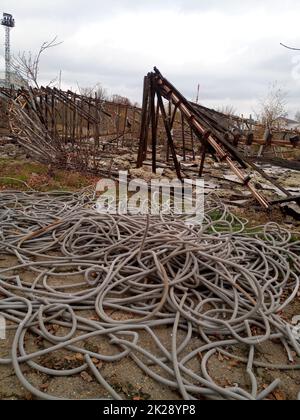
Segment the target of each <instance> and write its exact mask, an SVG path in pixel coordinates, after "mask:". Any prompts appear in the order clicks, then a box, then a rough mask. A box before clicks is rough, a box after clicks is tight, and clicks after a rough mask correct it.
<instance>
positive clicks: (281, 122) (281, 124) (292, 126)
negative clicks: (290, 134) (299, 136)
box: [276, 117, 300, 130]
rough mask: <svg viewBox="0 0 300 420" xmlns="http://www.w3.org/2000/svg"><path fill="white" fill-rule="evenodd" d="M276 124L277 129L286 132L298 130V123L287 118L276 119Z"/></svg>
mask: <svg viewBox="0 0 300 420" xmlns="http://www.w3.org/2000/svg"><path fill="white" fill-rule="evenodd" d="M276 124H277V125H278V128H284V129H287V130H300V122H299V121H295V120H291V119H289V118H285V117H280V118H277V120H276Z"/></svg>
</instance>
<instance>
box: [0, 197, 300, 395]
mask: <svg viewBox="0 0 300 420" xmlns="http://www.w3.org/2000/svg"><path fill="white" fill-rule="evenodd" d="M205 206H206V209H205V219H204V222H203V224H202V225H197V224H194V225H192V224H187V223H185V221H184V220H183V218H182V217H179V216H167V215H160V216H150V217H147V216H141V215H136V216H134V217H133V216H129V215H103V214H98V213H97V212H96V211H95V208H94V202H93V195H91V194H90V192H89V191H88V190H84V191H81V192H80V193H64V192H54V193H51V194H46V193H38V192H26V193H25V192H14V191H9V192H2V193H1V194H0V255H1V256H3V255H4V256H5V255H13V256H15V257H17V259H18V264H16V265H15V266H14V267H9V268H2V269H0V315H2V316H4V317H5V318H6V320H7V325H8V328H9V330H10V333H13V334H14V339H13V343H12V347H11V353H10V354H7V357H6V358H3V359H0V364H4V365H5V364H6V365H12V366H13V368H14V372H15V374H16V376H17V377H18V379H19V381H20V382H21V384H22V385H23V386H24V387H25V389H26V390H28V391H29V392H30V393H32V394H33V395H34V396H35V397H36V398H43V399H45V398H46V399H57V397H56V396H51V395H48V394H47V393H46V392H44V391H41V390H39V389H37V388H36V387H34V386H33V385H32V384H31V383H30V382H29V380H28V378H27V377H26V374H25V373H23V371H24V369H23V367H24V366H26V365H27V366H29V367H30V368H31V369H33V370H34V371H38V372H41V373H44V374H47V375H50V376H53V377H62V376H72V375H76V374H80V373H81V372H83V371H89V372H90V374H91V375H92V374H93V375H94V378H95V380H96V381H98V382H99V383H100V384H101V385H102V386H103V387H104V388H105V390H106V391H107V392H108V394H109V395H110V397H111V398H113V399H121V396H120V395H119V394H118V393H117V391H116V389H115V387H113V385H112V384H110V383H108V381H107V380H106V379H105V378H104V376H103V375H102V373H101V368H100V369H99V368H98V367H97V365H96V364H95V360H99V361H103V362H104V363H105V362H108V363H111V362H114V361H120V360H122V359H123V358H130V359H131V360H132V361H133V362H134V363H135V364H136V365H137V366H138V367H139V368H140V369H141V370H142V371H143V372H144V373H145V374H146V375H147V376H149V377H151V378H152V379H154V380H155V381H157V383H159V384H163V385H164V386H167V387H169V388H170V389H172V390H175V391H176V390H177V391H178V393H179V395H181V397H182V398H183V399H186V400H197V399H203V398H204V399H232V400H262V399H265V398H268V397H269V395H270V394H271V393H273V392H274V391H275V390H276V388H277V387H278V386H279V384H280V381H279V380H276V381H275V382H273V383H271V384H268V386H267V387H266V386H265V387H264V388H262V389H260V388H261V387H260V386H259V383H258V378H257V376H256V369H257V368H259V367H260V368H268V369H270V370H275V371H280V370H297V369H300V365H297V363H296V361H295V354H296V357H297V358H298V357H299V356H300V343H299V340H298V338H297V335H295V334H294V331H293V327H292V325H291V324H289V323H288V322H287V321H285V320H284V319H283V318H282V317H281V316H280V314H281V313H282V311H284V309H285V308H286V307H287V306H288V305H290V304H291V303H292V302H293V300H294V299H295V298H296V296H297V294H298V292H299V272H300V259H299V254H300V253H299V251H300V243H299V242H296V241H295V240H294V238H293V237H292V235H291V234H290V233H289V232H288V231H287V230H285V229H283V228H281V227H279V226H278V225H276V224H274V223H270V224H268V225H266V226H264V227H260V228H255V229H249V228H248V227H247V221H246V220H243V219H240V218H237V217H236V216H234V215H232V213H231V212H230V211H229V210H228V209H227V208H226V207H225V206H224V205H223V204H222V203H221V202H220V200H218V198H217V197H214V196H211V197H209V198H208V200H206V205H205ZM24 270H26V271H27V272H28V270H30V271H31V272H32V276H33V280H32V281H30V280H28V276H27V277H26V279H25V278H23V275H22V273H23V272H24ZM78 276H82V280H81V281H78ZM72 278H74V281H72ZM91 311H95V316H94V318H93V319H91V317H87V316H86V315H85V314H86V313H87V312H89V313H91ZM114 313H118V314H123V317H122V316H121V317H120V316H118V317H114ZM51 325H56V326H59V327H61V328H62V329H63V330H64V331H67V332H66V335H64V336H61V335H59V333H54V332H53V331H52V330H51V328H49V327H50V326H51ZM161 327H166V328H171V330H172V334H171V337H170V343H169V347H168V348H167V347H166V346H165V345H163V344H162V342H161V341H160V339H159V336H158V334H157V328H161ZM141 334H148V336H149V338H151V340H152V341H153V343H154V344H155V346H156V347H157V354H153V352H151V351H149V350H147V349H146V348H145V346H143V345H142V344H141V342H140V335H141ZM182 334H183V335H182ZM28 335H33V336H34V337H41V338H42V339H43V340H45V342H47V346H45V348H43V349H41V350H37V351H35V352H29V351H28V349H26V337H27V336H28ZM92 337H98V338H101V337H106V338H109V340H110V344H111V346H112V348H114V349H115V350H114V351H113V352H112V354H111V355H107V354H99V352H94V351H91V350H92V349H89V350H87V349H86V348H85V347H84V346H83V345H82V343H84V342H85V341H86V340H88V339H90V338H92ZM182 337H184V338H183V339H182ZM195 337H196V338H197V339H199V343H201V344H199V346H198V347H197V348H194V350H191V351H189V352H186V349H187V348H189V344H190V343H191V340H193V339H195ZM268 341H270V342H276V343H281V345H282V347H283V349H285V351H286V354H287V362H286V363H287V364H286V365H273V364H272V363H265V362H263V361H261V360H258V358H259V357H257V353H258V352H257V346H258V345H261V344H263V343H266V342H268ZM79 343H81V344H79ZM60 349H64V350H67V351H68V352H70V353H75V354H78V353H79V354H81V355H82V356H83V362H82V364H81V365H80V366H78V367H76V368H73V369H69V370H68V369H66V370H56V369H50V368H49V367H45V366H43V365H42V362H41V360H43V359H42V357H43V356H45V355H49V354H52V353H53V352H55V351H58V350H60ZM237 349H243V351H244V354H245V351H246V353H247V354H245V356H241V354H240V352H239V351H237ZM216 355H218V356H219V357H220V355H221V356H222V357H224V358H225V359H226V360H228V359H230V360H233V361H235V362H236V363H239V364H240V365H242V366H244V371H245V374H246V375H248V377H249V387H248V389H242V388H241V387H240V386H238V385H236V386H230V385H229V386H228V387H224V386H221V385H220V384H218V383H217V381H216V380H214V379H213V377H212V376H211V374H210V372H209V370H210V369H209V363H210V361H211V359H212V358H213V357H215V356H216ZM194 359H197V360H198V362H199V368H198V369H197V370H192V368H191V367H190V366H191V364H190V362H191V361H193V360H194ZM158 367H159V370H158V369H157V368H158Z"/></svg>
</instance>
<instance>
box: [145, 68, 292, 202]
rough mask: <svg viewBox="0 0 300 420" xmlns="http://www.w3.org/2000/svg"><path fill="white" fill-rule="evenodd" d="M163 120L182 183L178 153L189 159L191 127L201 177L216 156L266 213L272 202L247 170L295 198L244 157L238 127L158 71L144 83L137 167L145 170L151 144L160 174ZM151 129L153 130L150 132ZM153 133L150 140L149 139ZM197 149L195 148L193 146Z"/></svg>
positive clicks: (250, 140) (288, 196)
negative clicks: (177, 136) (178, 130)
mask: <svg viewBox="0 0 300 420" xmlns="http://www.w3.org/2000/svg"><path fill="white" fill-rule="evenodd" d="M164 99H166V100H167V101H168V102H169V105H168V107H169V113H168V112H167V111H166V106H165V104H164V101H163V100H164ZM178 115H179V119H180V120H181V122H182V138H181V140H182V143H181V144H180V145H178V148H176V144H175V141H174V136H173V134H174V133H173V129H174V123H175V120H176V119H178ZM160 119H161V120H162V123H163V126H164V128H165V133H166V138H167V159H168V157H169V153H170V154H171V157H172V160H173V164H174V167H175V170H176V173H177V176H178V178H179V179H182V175H183V170H182V167H181V164H180V162H179V159H178V150H180V151H181V152H182V155H183V160H185V159H186V141H185V127H186V126H188V127H190V129H191V130H192V132H193V133H194V136H195V137H196V139H198V142H200V144H201V148H202V158H201V162H200V167H199V176H200V177H201V176H202V174H203V169H204V164H205V160H206V157H207V155H208V154H211V155H213V156H215V157H216V158H217V159H218V160H219V161H221V162H225V163H227V165H228V166H229V168H230V169H231V170H232V171H233V172H234V174H235V175H237V176H238V178H239V179H240V181H241V183H242V184H243V185H244V186H245V187H247V188H248V189H249V190H250V191H251V193H252V194H253V196H254V198H255V199H256V200H257V201H258V202H259V203H260V204H261V205H262V206H263V207H264V208H266V209H268V208H269V207H270V203H269V202H268V200H267V199H266V198H265V197H264V196H263V195H262V194H261V193H260V192H258V191H257V189H256V188H255V186H254V184H253V182H252V179H251V174H250V173H249V171H248V172H247V170H249V169H251V170H252V171H256V172H258V173H259V174H260V175H261V176H263V177H264V178H265V179H266V180H268V181H269V182H270V183H271V184H272V185H274V186H275V187H276V188H278V189H279V190H280V191H281V192H282V193H283V194H284V195H285V196H286V198H287V199H291V198H292V195H291V193H290V192H288V191H287V190H286V189H284V188H283V187H282V186H280V185H279V184H278V183H276V181H274V180H273V179H272V178H271V177H270V176H268V175H267V174H266V173H265V172H264V171H263V170H262V169H260V168H259V167H258V166H257V165H255V164H254V163H253V162H252V161H250V160H249V159H247V158H246V157H245V156H244V155H242V154H241V153H240V152H239V151H238V149H237V147H236V146H237V145H238V143H239V140H240V133H239V132H236V131H235V130H234V128H235V125H234V123H232V126H231V127H230V122H228V119H227V120H224V115H222V114H219V113H218V112H215V111H212V110H209V109H207V108H204V107H202V106H199V105H197V104H194V103H192V102H189V101H188V100H187V99H186V98H185V97H184V96H183V95H182V94H181V93H180V92H179V91H178V90H177V89H176V88H175V87H174V86H173V85H172V84H171V83H170V82H169V81H168V80H167V79H166V78H164V77H163V76H162V74H161V73H160V71H159V70H158V69H157V68H154V72H152V73H148V75H147V76H146V77H145V79H144V96H143V113H142V121H141V135H140V146H139V154H138V161H137V166H138V167H142V166H143V162H144V161H145V160H146V159H147V153H148V146H149V143H150V146H151V154H152V171H153V172H154V173H156V171H157V145H158V127H159V126H160V122H159V120H160ZM150 128H151V129H150ZM149 133H151V134H150V138H149ZM248 141H249V145H250V144H252V142H253V134H251V133H249V136H248ZM192 148H193V149H194V145H192Z"/></svg>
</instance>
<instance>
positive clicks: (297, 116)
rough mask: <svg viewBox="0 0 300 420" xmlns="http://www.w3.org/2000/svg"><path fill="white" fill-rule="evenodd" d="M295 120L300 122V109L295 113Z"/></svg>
mask: <svg viewBox="0 0 300 420" xmlns="http://www.w3.org/2000/svg"><path fill="white" fill-rule="evenodd" d="M295 120H296V121H297V122H299V123H300V111H297V112H296V114H295Z"/></svg>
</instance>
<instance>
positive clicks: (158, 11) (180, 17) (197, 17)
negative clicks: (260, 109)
mask: <svg viewBox="0 0 300 420" xmlns="http://www.w3.org/2000/svg"><path fill="white" fill-rule="evenodd" d="M0 8H1V9H2V10H0V12H1V13H2V12H7V13H12V14H13V15H14V17H15V20H16V28H14V29H13V31H12V50H13V52H14V53H15V54H17V53H18V52H19V51H23V50H32V51H36V50H38V48H39V46H40V44H41V43H42V42H43V41H45V40H50V39H51V38H53V37H54V36H56V35H57V36H58V38H59V40H61V41H64V42H63V44H62V45H60V46H59V47H57V48H55V49H52V50H51V51H48V52H47V55H45V56H44V57H43V59H42V63H41V82H42V83H46V82H47V81H49V80H52V79H53V78H54V77H55V76H56V75H57V74H58V73H59V71H60V69H61V70H62V80H63V87H65V88H70V87H72V88H73V89H75V88H76V87H77V83H78V84H79V85H80V86H93V85H94V84H96V83H97V82H100V83H101V84H102V85H103V86H104V87H106V88H107V89H108V91H109V93H110V94H112V93H119V94H122V95H126V96H128V97H129V98H130V99H131V100H133V101H138V102H139V103H141V96H142V81H143V76H144V75H145V74H146V73H147V72H149V71H150V70H151V69H152V68H153V66H157V67H158V68H159V69H160V70H161V72H162V73H163V74H164V75H165V76H166V77H167V78H168V79H169V80H170V81H171V82H172V83H173V84H175V85H176V87H177V88H178V89H179V90H181V91H182V93H184V94H185V95H186V96H187V97H188V98H189V99H193V100H195V97H196V91H197V85H198V83H199V84H200V89H201V90H200V100H201V102H202V104H204V105H206V106H210V107H219V106H222V105H226V104H230V105H233V106H234V107H235V108H236V109H237V110H238V112H239V113H245V114H249V113H251V112H253V110H254V109H255V106H256V104H257V102H258V100H259V98H261V97H262V96H264V95H265V94H266V92H267V91H268V86H269V85H270V83H272V82H275V81H277V82H278V83H280V84H281V85H282V87H283V88H284V89H285V90H286V91H287V92H288V108H289V112H290V116H291V117H293V116H294V114H295V111H296V110H297V109H300V52H299V53H297V52H293V51H289V50H286V49H284V48H283V47H281V46H280V42H283V43H286V44H289V45H292V46H298V47H300V29H299V19H300V1H299V0H298V1H297V0H285V1H282V0H280V1H277V0H272V1H271V0H270V1H269V0H262V1H259V0H252V1H251V2H250V1H249V2H246V1H242V0H239V1H237V0H226V1H224V0H222V1H221V0H210V1H207V0H205V1H204V0H151V1H143V0H122V1H121V0H43V1H41V0H26V1H20V0H1V4H0ZM2 39H3V42H2V43H1V50H0V54H1V58H0V65H1V68H2V69H3V66H4V60H3V56H4V46H3V43H4V31H3V33H2Z"/></svg>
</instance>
